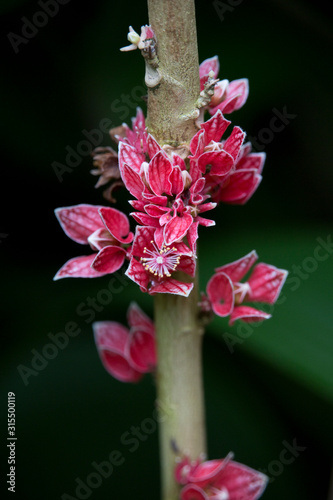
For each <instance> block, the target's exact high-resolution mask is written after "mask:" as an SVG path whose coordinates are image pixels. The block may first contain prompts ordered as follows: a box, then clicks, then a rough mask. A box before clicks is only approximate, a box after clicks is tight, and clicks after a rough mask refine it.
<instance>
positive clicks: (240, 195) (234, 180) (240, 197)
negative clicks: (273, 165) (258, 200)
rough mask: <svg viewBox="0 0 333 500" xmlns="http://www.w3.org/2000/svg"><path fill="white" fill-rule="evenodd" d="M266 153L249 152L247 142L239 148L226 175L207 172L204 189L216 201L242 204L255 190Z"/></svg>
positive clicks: (249, 145)
mask: <svg viewBox="0 0 333 500" xmlns="http://www.w3.org/2000/svg"><path fill="white" fill-rule="evenodd" d="M265 158H266V154H265V153H251V144H250V143H249V142H248V143H247V144H245V145H243V146H242V147H241V149H240V152H239V156H238V158H237V160H236V162H235V164H234V166H233V168H232V170H231V171H230V174H229V175H228V176H225V177H223V178H220V177H215V176H214V175H210V174H208V175H207V176H206V186H207V187H206V189H207V190H208V192H209V193H210V195H211V198H212V200H213V201H215V202H216V203H220V202H223V203H232V204H234V205H244V204H245V203H246V202H247V201H248V200H249V199H250V198H251V196H252V195H253V193H254V192H255V191H256V189H257V187H258V186H259V184H260V182H261V180H262V176H261V172H262V170H263V168H264V163H265Z"/></svg>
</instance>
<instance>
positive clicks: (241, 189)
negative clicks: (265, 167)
mask: <svg viewBox="0 0 333 500" xmlns="http://www.w3.org/2000/svg"><path fill="white" fill-rule="evenodd" d="M261 180H262V176H261V175H259V174H258V173H257V171H256V170H254V169H252V170H236V171H235V172H234V173H233V174H231V175H230V177H229V179H228V180H227V182H226V184H225V185H224V186H223V187H222V189H221V190H220V192H219V194H218V196H217V198H216V199H217V200H218V201H219V202H223V203H231V204H234V205H244V204H245V203H246V202H247V201H248V200H249V199H250V198H251V196H252V195H253V194H254V192H255V191H256V189H257V187H258V186H259V184H260V182H261ZM214 199H215V197H214Z"/></svg>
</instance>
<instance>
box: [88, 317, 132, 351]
mask: <svg viewBox="0 0 333 500" xmlns="http://www.w3.org/2000/svg"><path fill="white" fill-rule="evenodd" d="M92 326H93V330H94V338H95V343H96V346H97V349H98V350H100V349H105V348H107V349H112V350H113V351H114V352H118V353H122V354H124V353H125V349H126V345H127V342H128V336H129V330H128V329H127V328H126V327H125V326H123V325H121V324H120V323H117V322H116V321H96V322H95V323H93V325H92Z"/></svg>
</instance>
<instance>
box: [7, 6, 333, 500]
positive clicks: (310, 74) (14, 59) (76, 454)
mask: <svg viewBox="0 0 333 500" xmlns="http://www.w3.org/2000/svg"><path fill="white" fill-rule="evenodd" d="M236 3H237V2H236ZM230 4H233V5H234V4H235V2H230V3H229V4H228V1H227V0H226V2H225V5H230ZM39 10H41V9H40V6H39V5H38V3H37V2H35V1H29V2H27V1H24V0H16V1H14V0H6V1H5V0H2V2H1V14H2V16H1V28H2V39H1V40H2V46H3V49H4V55H3V56H2V71H1V73H2V77H1V88H0V93H1V96H2V106H1V108H2V109H1V111H2V113H1V115H2V120H1V138H2V143H3V158H2V162H1V168H2V171H3V174H4V176H3V181H2V183H1V197H0V198H1V203H2V204H3V208H2V214H3V216H2V219H1V225H0V233H1V234H2V235H7V236H6V237H4V236H3V237H2V238H1V244H0V255H1V266H2V288H3V292H2V293H3V299H2V305H3V312H2V315H1V319H2V328H1V331H2V339H3V341H4V349H3V356H2V362H1V366H2V372H3V375H2V378H1V390H2V394H3V398H2V404H1V435H2V436H3V437H2V439H1V453H2V457H3V459H2V460H3V461H2V464H1V471H2V472H1V483H2V486H1V487H2V488H3V489H4V491H6V487H5V485H4V483H5V477H4V476H5V474H6V473H7V468H8V466H7V464H6V463H5V460H6V456H7V453H6V447H5V445H6V443H5V438H6V400H7V397H6V394H7V392H8V391H14V392H15V394H16V404H17V437H18V441H17V449H16V451H17V477H16V479H17V482H16V486H17V493H16V498H19V499H21V498H22V499H23V498H24V499H26V498H34V499H35V500H39V499H43V500H45V499H46V498H47V499H50V500H56V499H60V498H61V496H62V494H64V493H68V494H70V495H72V496H74V497H75V485H76V483H75V480H76V478H81V479H82V480H83V481H85V480H86V477H87V476H88V475H89V474H90V473H91V472H93V471H94V469H93V467H92V465H91V464H92V462H94V461H95V462H102V461H104V460H107V459H108V456H109V454H110V453H111V452H112V451H113V450H119V451H120V452H121V453H122V456H123V457H124V459H125V460H124V463H123V464H122V465H121V466H118V467H115V469H114V471H113V474H112V475H111V477H110V478H109V479H105V480H104V481H103V484H102V486H100V487H99V488H97V489H95V490H93V491H92V493H91V496H90V497H89V498H92V499H95V500H97V499H102V498H111V499H114V500H122V499H127V498H133V497H135V498H137V499H141V498H142V499H145V500H150V499H151V500H153V499H154V500H156V499H157V498H158V497H159V496H158V495H159V494H158V491H159V478H158V476H159V466H158V460H157V457H158V442H157V432H153V433H152V434H151V435H149V436H148V437H147V439H146V440H145V441H142V442H140V445H139V446H138V449H137V450H136V451H135V452H131V451H130V446H128V445H127V446H126V445H124V444H123V443H122V442H121V436H122V435H123V433H124V432H131V426H140V425H141V424H142V422H143V421H144V419H146V418H151V416H152V414H153V410H154V397H155V391H154V386H153V383H152V379H151V378H150V377H146V378H145V379H144V380H143V382H141V383H140V384H138V385H137V386H134V385H126V384H121V383H120V382H117V381H115V380H113V379H112V378H111V377H110V376H108V374H107V373H106V372H105V371H104V370H103V368H102V366H101V364H100V362H99V359H98V357H97V353H96V350H95V346H94V343H93V338H92V331H91V324H87V323H86V322H85V319H86V318H84V317H82V316H81V317H80V316H78V314H77V307H78V305H79V304H80V303H81V302H84V301H86V300H87V297H89V296H90V297H96V295H97V294H98V292H99V291H100V290H101V289H103V288H105V287H106V286H107V284H108V282H109V280H110V277H105V278H101V279H96V280H63V281H60V282H57V283H53V282H52V277H53V275H54V274H55V273H56V271H57V270H58V268H59V267H60V266H61V265H62V264H63V263H64V262H65V261H66V260H67V259H69V258H70V257H74V256H75V255H79V254H80V252H82V249H81V248H80V247H79V246H78V245H77V244H75V243H74V242H71V241H70V240H69V239H68V238H66V237H65V235H64V234H63V233H62V231H61V229H60V227H59V225H58V223H57V221H56V219H55V217H54V215H53V210H54V208H56V207H58V206H66V205H74V204H77V203H95V204H100V203H103V199H102V196H101V191H99V190H95V189H94V187H93V186H94V182H95V178H93V177H92V176H91V175H90V174H89V170H90V168H91V159H90V158H89V156H88V155H86V156H84V157H82V158H81V159H82V161H79V164H78V166H77V167H75V168H74V169H73V171H72V172H71V173H65V174H64V175H63V181H62V182H59V180H58V178H57V177H56V175H55V172H54V170H53V168H52V163H53V162H54V161H57V162H60V163H65V157H66V149H65V148H66V146H70V147H71V148H73V149H74V150H75V149H76V148H77V146H78V144H79V143H80V141H82V140H83V139H85V137H84V134H83V130H88V131H90V130H91V129H96V128H98V126H99V123H100V121H101V120H102V119H103V118H109V119H110V120H111V121H112V123H113V124H114V125H115V126H116V125H118V124H120V123H121V122H122V121H126V122H127V123H129V121H130V117H131V116H133V115H134V114H135V108H136V106H137V105H142V106H143V107H144V103H143V102H142V101H141V100H140V98H139V97H137V96H138V95H139V94H140V93H143V90H141V91H140V88H141V89H142V81H143V62H142V60H141V58H140V55H139V54H138V53H135V52H132V53H129V54H121V53H120V52H119V50H118V49H119V47H121V46H123V45H125V44H126V34H127V29H128V25H129V24H132V25H133V27H134V28H135V29H137V30H139V28H140V26H141V25H142V24H145V23H146V22H147V12H146V5H145V2H143V1H136V2H134V1H130V2H126V1H124V2H111V1H109V2H107V1H105V0H98V1H95V2H90V3H86V4H84V3H83V2H79V1H76V0H71V1H69V2H68V3H67V4H66V5H61V6H59V12H58V14H57V15H56V16H54V17H53V18H50V19H49V21H48V23H47V25H46V26H44V27H43V28H40V29H39V31H38V33H37V34H36V36H34V37H33V38H31V39H30V40H29V42H28V43H27V44H21V45H19V51H18V53H17V54H15V52H14V50H13V47H12V46H11V44H10V42H9V40H8V38H7V34H8V33H9V32H13V33H15V34H21V30H22V25H23V21H22V19H21V18H22V17H23V16H25V17H26V18H27V19H29V20H31V19H32V18H33V16H34V14H35V13H36V12H37V11H39ZM197 14H198V15H197V18H198V41H199V53H200V60H203V59H205V58H207V57H211V56H213V55H215V54H217V55H218V56H219V58H220V62H221V71H220V77H221V78H228V79H229V80H233V79H236V78H241V77H248V78H249V81H250V95H249V99H248V102H247V104H246V106H245V107H244V108H243V109H242V110H240V111H238V112H236V113H234V114H232V115H231V116H230V117H231V119H232V121H233V124H236V125H240V126H241V127H242V128H244V130H246V131H247V133H248V134H249V136H252V137H254V136H257V137H258V134H260V133H262V132H260V131H262V129H264V128H267V127H269V124H270V120H271V119H272V117H273V116H274V111H273V110H274V109H277V110H280V111H282V109H283V108H284V107H286V108H287V111H288V113H291V114H295V115H296V117H295V118H294V119H292V120H291V121H290V124H289V125H287V126H286V127H285V129H284V130H283V131H281V132H279V133H276V134H275V135H274V137H273V140H272V141H271V142H270V143H269V144H267V145H265V148H264V150H265V151H266V152H267V162H266V166H265V169H264V180H263V182H262V185H261V186H260V187H259V190H258V192H257V193H256V195H255V196H254V197H253V199H252V200H251V201H250V202H249V203H248V205H247V206H245V207H232V206H220V207H219V208H218V209H217V210H215V212H214V216H215V218H216V221H217V225H216V227H215V228H212V229H209V230H208V229H204V228H203V229H202V230H201V234H200V270H201V287H202V289H204V288H205V286H206V283H207V280H208V279H209V277H210V276H211V274H212V272H213V269H214V267H217V266H219V265H222V264H223V263H226V262H229V261H231V260H234V259H237V258H239V257H241V256H242V255H244V254H246V253H248V252H249V251H251V250H252V249H253V248H255V249H256V250H257V252H258V254H259V256H260V259H261V260H262V261H264V262H268V263H272V264H275V265H276V266H278V267H282V268H285V269H288V270H289V271H290V272H291V277H294V278H295V272H299V271H297V270H296V268H295V267H293V266H301V269H303V270H302V271H301V272H302V273H305V274H303V278H299V281H298V286H297V287H296V280H295V279H294V281H292V282H289V284H288V283H287V284H286V286H285V289H284V292H283V303H281V304H278V305H276V306H275V308H274V313H273V318H272V319H271V320H269V321H267V322H265V323H264V324H262V325H261V326H259V327H256V328H254V329H253V331H252V330H247V331H245V330H240V329H239V327H237V326H235V327H233V328H230V327H228V325H227V322H226V321H225V320H223V319H221V318H216V319H215V320H214V321H213V323H212V324H211V325H210V326H209V327H208V332H207V333H208V334H207V336H206V338H205V344H204V373H205V391H206V392H205V394H206V402H207V405H206V406H207V427H208V443H209V456H210V457H211V458H217V457H222V456H225V455H226V454H227V453H228V452H229V451H230V450H233V451H234V452H235V456H236V459H237V460H238V461H240V462H244V463H246V464H248V465H250V466H252V467H255V468H259V469H262V470H264V469H266V470H268V471H271V474H270V475H272V473H273V474H274V473H275V474H276V477H274V478H273V479H274V480H273V481H272V482H271V484H270V486H269V487H268V489H267V491H266V493H265V495H264V498H265V499H267V500H278V499H279V500H280V499H281V498H283V499H285V498H286V499H289V498H290V499H302V500H312V499H316V500H317V499H319V500H325V499H326V498H327V494H328V485H329V478H330V471H331V458H332V444H333V435H332V416H333V411H332V402H333V363H332V355H333V336H332V312H331V311H332V295H333V293H332V285H331V283H332V277H333V272H332V260H333V259H332V254H327V259H326V260H325V261H320V262H318V261H313V259H312V260H311V257H313V252H314V250H315V248H316V247H317V245H318V242H317V238H322V239H323V240H324V241H326V240H327V238H328V237H329V235H331V233H332V212H333V208H332V206H333V205H332V187H333V173H332V171H333V170H332V156H331V149H332V139H331V133H332V111H333V110H332V98H331V94H332V90H331V77H332V71H331V54H332V40H333V36H332V19H331V17H330V15H329V11H328V10H327V11H326V10H325V7H324V4H323V3H322V2H313V1H305V0H297V1H294V2H288V1H287V0H271V1H264V0H262V1H260V0H253V1H249V0H248V1H247V0H244V1H243V2H239V5H238V6H236V7H234V8H233V10H232V11H226V12H225V19H224V20H223V21H222V20H221V19H220V18H219V16H218V14H217V12H216V9H215V8H214V5H213V2H207V1H198V2H197ZM180 57H181V55H180ZM135 87H138V88H137V89H136V90H137V92H136V97H135V95H134V94H135V91H133V89H135ZM133 92H134V93H133ZM126 95H127V96H129V98H128V99H129V100H128V103H129V104H125V105H124V102H123V101H124V100H125V99H126V97H124V96H126ZM117 99H120V101H121V102H119V101H117ZM120 106H122V107H120ZM103 144H104V145H111V142H110V140H109V138H108V135H107V134H105V137H104V140H103ZM119 202H120V203H119V207H120V208H121V209H123V210H125V211H126V212H127V213H128V211H129V206H128V205H127V202H126V193H125V192H119ZM133 227H134V226H133ZM309 257H310V259H309ZM311 262H312V268H311V269H312V270H311V271H310V272H306V269H305V270H304V267H303V266H305V268H306V267H307V266H311ZM304 276H305V277H304ZM130 300H137V301H138V302H139V304H140V305H141V306H142V307H143V308H144V309H145V310H146V312H147V313H149V314H150V315H152V310H153V303H152V299H151V297H149V296H145V295H143V294H140V292H139V290H138V287H136V286H135V285H134V284H132V283H130V282H128V285H127V286H123V290H122V292H121V293H119V294H116V295H114V296H113V299H112V302H111V303H110V305H108V306H107V307H104V308H103V310H102V311H101V312H99V313H98V314H96V319H99V320H104V319H113V320H119V321H122V322H124V321H125V314H126V309H127V305H128V303H129V301H130ZM69 321H75V322H76V323H77V324H78V325H79V328H80V330H81V333H80V334H79V335H78V336H77V337H75V338H71V339H70V341H69V344H68V346H67V347H66V348H65V349H64V350H62V351H59V353H58V355H57V357H56V358H55V359H53V360H50V361H49V362H48V365H47V366H46V367H45V369H44V370H42V371H40V372H39V373H38V375H36V376H31V377H30V378H29V379H28V385H27V386H25V385H24V383H23V381H22V379H21V377H20V375H19V373H18V370H17V366H18V365H20V364H21V365H25V366H27V367H30V366H31V360H32V357H33V354H32V353H31V350H32V349H36V350H37V351H38V352H41V351H42V349H43V347H44V346H45V344H47V343H49V338H48V334H49V333H50V332H52V333H53V334H55V333H57V332H60V331H63V329H64V328H65V325H66V324H67V323H68V322H69ZM226 333H231V334H232V335H233V336H234V337H233V339H234V340H235V341H236V342H237V343H236V344H235V345H234V348H233V350H234V352H233V353H231V352H230V351H231V350H230V348H228V344H227V343H226V341H225V339H226ZM180 383H181V381H180ZM144 437H146V435H145V436H144ZM293 440H296V443H297V445H300V446H303V447H305V448H306V449H305V450H304V451H302V452H300V454H299V456H298V457H297V458H295V460H294V462H293V463H291V464H289V465H282V466H281V465H279V464H278V463H277V462H279V461H280V458H279V457H280V456H281V455H280V454H281V452H283V450H284V448H285V444H284V443H285V442H287V443H290V444H291V443H292V442H293ZM287 456H288V457H289V456H290V455H287ZM281 467H282V468H281ZM282 469H283V470H282ZM274 471H280V473H279V474H277V472H274Z"/></svg>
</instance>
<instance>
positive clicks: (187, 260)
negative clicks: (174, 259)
mask: <svg viewBox="0 0 333 500" xmlns="http://www.w3.org/2000/svg"><path fill="white" fill-rule="evenodd" d="M195 268H196V261H195V258H194V257H187V256H185V255H182V256H181V257H180V260H179V264H178V266H177V271H183V272H184V273H186V274H188V275H189V276H192V277H193V276H195Z"/></svg>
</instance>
